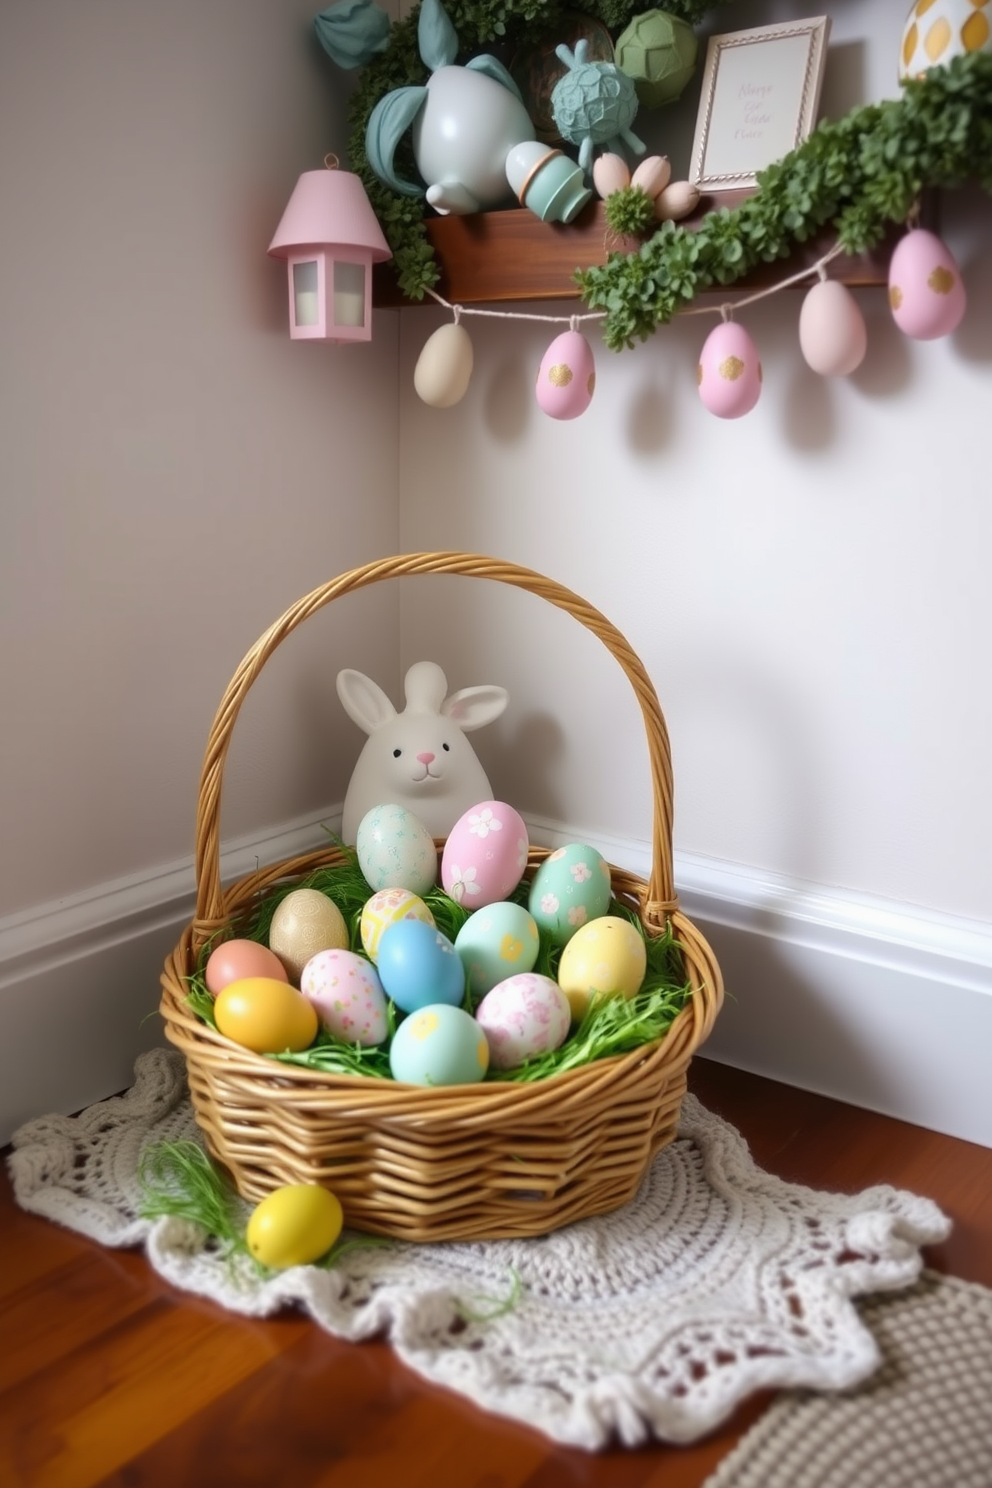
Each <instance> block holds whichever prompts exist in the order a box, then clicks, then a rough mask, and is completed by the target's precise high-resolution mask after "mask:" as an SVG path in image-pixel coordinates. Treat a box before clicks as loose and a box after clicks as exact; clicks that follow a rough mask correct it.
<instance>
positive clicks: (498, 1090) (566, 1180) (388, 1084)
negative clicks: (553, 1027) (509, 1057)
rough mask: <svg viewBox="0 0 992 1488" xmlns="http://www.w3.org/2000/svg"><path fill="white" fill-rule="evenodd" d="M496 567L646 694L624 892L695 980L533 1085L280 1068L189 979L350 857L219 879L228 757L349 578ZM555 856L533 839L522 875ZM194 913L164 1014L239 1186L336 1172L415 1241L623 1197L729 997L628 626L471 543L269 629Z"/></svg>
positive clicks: (199, 835)
mask: <svg viewBox="0 0 992 1488" xmlns="http://www.w3.org/2000/svg"><path fill="white" fill-rule="evenodd" d="M436 573H450V574H461V575H465V576H468V577H472V578H482V579H493V580H497V581H498V582H500V583H504V584H510V585H513V586H515V587H516V588H519V589H526V590H528V591H529V592H530V593H532V594H535V595H537V596H538V597H539V598H541V599H545V600H547V601H548V603H549V604H553V605H556V606H557V607H558V608H559V609H562V610H566V611H567V612H568V613H569V614H570V615H572V616H574V618H575V619H576V620H578V621H580V623H581V624H583V625H584V626H585V627H586V628H587V629H588V630H590V631H592V633H593V634H594V635H596V636H598V637H599V639H600V640H601V641H602V642H603V644H604V645H605V646H606V647H607V648H608V650H609V651H610V652H611V653H612V654H613V656H614V657H615V658H616V660H617V661H618V662H619V664H620V666H621V667H622V668H623V671H624V672H625V674H626V676H627V678H628V680H629V681H630V684H631V686H632V687H633V689H634V692H635V693H636V695H637V700H638V702H639V704H640V706H641V711H642V714H643V718H644V725H645V729H646V731H647V738H648V746H649V758H650V769H651V778H652V786H653V796H654V819H653V833H652V866H651V876H650V880H649V881H648V882H644V881H643V880H642V879H640V878H638V877H636V876H635V875H633V874H631V873H628V872H625V871H624V870H622V869H619V868H616V867H613V866H612V865H611V873H612V880H613V888H614V894H615V896H616V898H617V899H618V900H620V901H621V902H622V903H625V904H627V905H628V906H630V907H631V908H632V909H633V910H634V911H635V913H636V914H637V916H638V918H639V920H640V923H641V924H642V926H643V927H644V930H645V932H646V933H647V934H648V935H659V934H661V933H663V932H664V930H665V929H666V927H667V926H668V925H669V924H670V925H671V927H672V930H673V933H674V935H675V938H676V940H677V942H678V943H679V946H680V949H681V952H682V957H683V962H684V966H685V972H686V976H687V979H688V982H689V985H690V987H691V989H692V995H691V997H690V999H689V1000H688V1002H687V1003H686V1006H685V1007H684V1008H683V1010H682V1011H681V1012H680V1013H679V1015H678V1016H677V1017H676V1019H675V1021H674V1022H673V1024H672V1025H671V1027H670V1028H669V1030H668V1032H667V1033H666V1034H665V1036H664V1037H663V1038H662V1039H661V1040H659V1041H658V1042H656V1043H655V1044H652V1045H645V1046H644V1047H643V1048H641V1049H638V1050H636V1051H634V1052H633V1053H630V1054H625V1055H619V1056H616V1057H613V1058H607V1059H602V1060H599V1061H596V1062H594V1063H591V1064H588V1065H586V1066H584V1067H582V1068H578V1069H573V1070H570V1071H568V1072H566V1073H564V1074H560V1075H556V1076H554V1077H551V1078H548V1079H545V1080H539V1081H533V1082H530V1083H527V1082H522V1083H513V1082H498V1083H497V1082H493V1083H488V1082H484V1083H482V1084H480V1085H470V1086H464V1085H463V1086H452V1087H448V1088H446V1089H424V1088H420V1087H415V1086H409V1085H402V1084H397V1083H395V1082H393V1081H390V1080H381V1079H374V1078H363V1077H359V1076H354V1075H334V1074H326V1073H323V1072H319V1071H316V1070H311V1069H306V1068H302V1067H299V1066H295V1065H288V1064H279V1065H274V1063H273V1061H272V1060H270V1059H266V1058H265V1057H264V1056H263V1055H258V1054H253V1053H251V1052H250V1051H249V1050H247V1049H244V1048H241V1047H240V1046H239V1045H237V1044H234V1043H232V1042H231V1041H230V1040H229V1039H226V1038H224V1037H222V1036H221V1035H220V1034H218V1033H215V1032H214V1031H213V1030H212V1029H211V1028H209V1027H207V1026H206V1025H205V1024H204V1023H201V1022H200V1021H199V1019H197V1018H196V1017H195V1016H194V1015H193V1014H192V1013H191V1012H190V1011H189V1010H188V1008H187V1007H186V993H187V982H186V978H187V977H188V976H189V975H190V974H191V973H192V972H193V971H194V970H195V967H196V965H197V960H198V956H199V952H200V950H201V948H202V946H203V945H204V943H205V941H206V940H208V939H209V938H210V937H211V936H212V935H214V934H216V932H217V930H218V929H219V928H221V927H224V928H227V927H232V926H233V927H237V926H238V925H239V924H243V923H244V922H245V921H246V919H247V917H249V916H250V914H251V912H252V910H253V909H254V907H255V906H256V904H257V902H258V899H259V897H260V896H261V895H264V894H265V893H266V892H268V891H270V890H271V889H272V887H273V886H274V885H276V884H277V883H280V884H282V883H285V882H287V881H292V880H294V879H298V878H300V877H302V876H303V875H305V874H307V873H310V872H312V871H313V870H314V869H315V868H319V867H322V866H325V865H332V864H335V863H339V862H341V860H342V859H341V854H340V851H339V849H337V848H336V847H333V846H331V847H327V848H324V849H322V850H320V851H318V852H313V853H308V854H306V855H304V856H301V857H297V858H293V859H290V860H286V861H283V862H281V863H277V864H275V865H274V866H272V867H270V868H266V869H262V870H261V871H259V872H256V873H253V874H250V875H249V876H248V877H246V878H243V879H241V880H239V881H238V882H237V883H235V884H233V885H232V886H231V887H229V888H227V889H222V888H221V883H220V856H219V854H220V836H219V813H220V798H221V785H222V781H223V772H224V762H225V759H226V756H227V751H228V747H229V744H230V739H231V733H232V730H233V728H234V724H235V721H236V719H237V716H238V711H239V709H240V707H241V704H242V703H243V702H244V699H245V697H246V696H247V693H248V690H249V688H250V687H251V685H252V683H253V681H254V680H255V678H256V677H257V676H258V673H259V672H260V671H261V669H262V667H263V666H264V664H265V662H266V661H267V659H268V658H269V656H270V655H271V654H272V652H273V651H274V650H275V649H276V647H277V646H278V645H279V644H280V643H281V642H282V641H283V640H284V639H285V638H286V637H287V636H288V635H289V634H290V633H291V632H292V631H293V630H295V628H296V627H297V626H298V625H299V624H301V622H302V621H304V620H305V619H306V618H307V617H308V616H309V615H312V614H314V612H315V611H317V610H319V609H322V608H323V607H324V606H325V605H327V604H330V602H331V601H332V600H334V599H338V598H340V597H341V596H342V595H345V594H348V593H352V592H354V591H356V590H358V589H362V588H365V587H366V586H367V585H369V584H374V583H378V582H379V581H380V580H382V579H389V578H397V577H401V576H405V575H411V574H436ZM546 856H547V849H540V848H535V849H532V850H531V853H530V860H529V865H528V868H527V874H528V875H530V874H532V873H533V872H534V870H535V868H536V867H537V865H538V864H539V863H540V862H541V861H543V859H544V858H545V857H546ZM196 878H197V897H196V916H195V919H194V920H193V922H192V924H190V925H189V926H188V927H187V928H186V930H185V931H184V933H183V935H182V938H181V939H180V941H179V944H178V945H177V946H176V948H175V950H174V951H173V952H172V954H171V955H170V956H169V958H168V959H167V961H166V963H165V968H164V970H163V973H162V1001H161V1011H162V1013H163V1016H164V1018H165V1030H166V1034H167V1036H168V1037H169V1039H170V1040H171V1041H172V1043H174V1044H175V1045H176V1046H177V1047H178V1048H179V1049H181V1050H182V1052H183V1054H184V1055H185V1058H186V1065H187V1070H188V1075H189V1086H190V1093H191V1097H192V1102H193V1108H194V1111H195V1115H196V1120H197V1122H198V1124H199V1126H200V1128H201V1130H202V1132H203V1134H204V1137H205V1140H206V1142H207V1145H208V1148H209V1150H210V1152H211V1153H212V1155H213V1156H214V1157H215V1158H216V1159H217V1160H218V1161H219V1162H220V1163H221V1164H223V1166H224V1167H225V1168H227V1170H228V1171H229V1172H230V1174H231V1176H232V1178H233V1180H234V1182H235V1184H236V1186H237V1188H238V1191H239V1192H240V1193H241V1194H242V1195H243V1196H244V1197H245V1198H246V1199H249V1200H251V1201H257V1200H259V1199H261V1198H262V1197H264V1195H265V1194H267V1193H269V1192H270V1191H271V1190H272V1189H273V1188H276V1187H278V1186H279V1185H280V1184H284V1183H307V1182H309V1183H323V1184H325V1185H326V1186H327V1187H328V1188H331V1189H333V1191H334V1193H335V1194H337V1196H338V1198H339V1199H340V1200H341V1203H342V1205H343V1208H344V1212H345V1222H346V1224H347V1225H349V1226H350V1227H351V1228H354V1229H357V1230H362V1231H366V1232H368V1233H371V1234H377V1235H387V1236H393V1237H399V1238H402V1239H407V1240H415V1241H434V1240H454V1239H483V1238H486V1239H497V1238H511V1237H519V1236H527V1235H540V1234H545V1233H547V1232H548V1231H550V1230H554V1229H557V1228H558V1227H559V1226H561V1225H564V1224H568V1223H570V1222H571V1221H573V1220H577V1219H581V1218H583V1217H585V1216H586V1215H591V1214H602V1213H606V1212H608V1211H610V1210H613V1209H616V1208H619V1206H620V1205H622V1204H624V1203H626V1202H627V1200H628V1199H630V1198H631V1197H632V1196H633V1195H634V1193H635V1192H636V1190H637V1188H638V1186H639V1184H640V1182H641V1179H642V1177H643V1175H644V1172H645V1169H646V1168H647V1165H648V1164H649V1163H650V1162H651V1160H652V1158H653V1157H654V1155H655V1154H656V1153H657V1152H658V1151H659V1149H660V1148H662V1147H663V1146H665V1144H666V1143H668V1142H670V1141H671V1140H672V1138H673V1136H674V1135H675V1131H676V1127H677V1124H678V1118H679V1107H680V1104H681V1101H682V1096H683V1094H684V1093H685V1086H686V1072H687V1069H688V1065H689V1061H690V1059H691V1057H692V1055H693V1053H694V1051H695V1050H696V1049H697V1048H698V1046H699V1045H700V1044H701V1043H702V1041H703V1040H704V1039H705V1038H706V1037H707V1035H708V1033H709V1031H710V1028H711V1027H712V1024H713V1020H714V1019H715V1017H716V1015H717V1013H718V1012H719V1009H720V1005H721V1002H722V999H723V984H722V979H721V976H720V970H719V967H718V966H717V963H716V960H715V958H714V956H713V953H712V951H711V950H710V948H709V946H708V945H707V943H706V941H705V940H704V939H703V937H702V936H701V935H700V934H699V932H698V931H697V930H696V929H695V927H694V926H693V925H692V923H691V922H690V921H689V920H688V919H687V918H686V917H685V915H684V914H682V913H681V912H680V910H679V908H678V901H677V899H676V897H675V893H674V888H673V882H672V777H671V758H670V754H669V748H668V736H667V731H666V728H665V722H664V718H663V717H662V713H661V709H660V707H659V704H658V699H657V696H656V694H655V691H654V688H653V686H652V684H651V682H650V680H649V678H648V676H647V674H646V673H645V671H644V668H643V666H642V665H641V663H640V661H639V660H638V658H637V656H636V655H635V654H634V653H633V652H632V651H631V649H630V647H629V645H628V644H627V642H626V641H625V640H624V638H623V636H622V635H621V634H620V633H619V631H617V630H616V629H615V628H614V627H613V626H612V625H611V624H610V623H609V621H608V620H606V619H605V617H604V616H603V615H601V614H600V613H599V612H598V611H597V610H594V609H593V608H592V607H591V606H590V605H588V604H586V603H585V601H584V600H582V599H580V598H579V597H578V596H577V595H575V594H573V593H571V592H570V591H569V590H567V589H565V588H563V587H562V586H561V585H560V584H556V583H554V582H553V581H552V580H550V579H546V578H543V577H542V576H541V575H540V574H538V573H534V572H532V571H531V570H529V569H523V568H519V567H517V566H516V565H514V564H511V563H503V562H499V561H496V560H494V559H492V558H484V557H479V556H475V555H472V554H467V553H414V554H407V555H403V556H399V557H394V558H389V559H385V560H383V561H382V562H379V563H372V564H367V565H366V566H365V567H363V568H357V569H354V570H352V571H351V572H350V573H345V574H342V575H341V576H340V577H338V578H336V579H333V580H331V582H330V583H328V584H325V585H324V586H322V587H321V588H319V589H315V590H314V591H313V592H312V593H310V594H308V595H306V596H305V597H304V598H302V599H301V600H299V601H298V602H297V603H296V604H295V605H293V606H292V607H291V608H290V609H289V610H287V611H286V613H285V614H284V615H283V616H282V618H281V619H280V620H278V621H277V622H276V623H275V624H274V625H273V626H271V628H270V629H269V630H268V631H266V633H265V634H264V635H263V636H262V637H261V638H260V639H259V640H258V641H257V642H256V644H255V645H254V646H253V647H252V649H251V650H250V651H249V652H248V654H247V656H246V657H245V658H244V660H243V661H242V663H241V665H240V666H239V668H238V670H237V672H236V674H235V676H234V678H233V679H232V681H231V683H230V685H229V687H228V689H227V692H226V693H225V695H224V698H223V701H222V702H221V705H220V708H219V709H218V712H217V716H216V718H215V720H214V724H213V727H212V729H211V732H210V738H209V741H208V747H207V752H206V757H205V760H204V765H203V773H202V777H201V782H200V795H199V802H198V810H197V823H196Z"/></svg>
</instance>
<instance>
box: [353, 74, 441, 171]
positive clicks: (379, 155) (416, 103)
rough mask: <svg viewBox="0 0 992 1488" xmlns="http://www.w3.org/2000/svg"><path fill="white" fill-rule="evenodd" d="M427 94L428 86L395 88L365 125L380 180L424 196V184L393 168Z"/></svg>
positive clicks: (372, 163) (368, 152) (368, 149)
mask: <svg viewBox="0 0 992 1488" xmlns="http://www.w3.org/2000/svg"><path fill="white" fill-rule="evenodd" d="M426 97H427V89H426V88H415V87H408V88H394V89H393V91H392V92H391V93H387V94H386V95H385V97H383V98H380V99H379V102H378V103H377V104H376V106H375V108H374V109H373V110H372V112H371V114H370V115H369V121H368V123H367V124H366V126H365V154H366V156H367V158H368V162H369V165H370V166H371V167H372V169H373V170H374V171H375V173H376V175H377V176H378V177H379V180H380V181H382V182H383V184H384V185H386V186H389V187H390V188H391V190H393V191H397V192H399V194H400V195H401V196H423V194H424V188H423V186H418V185H416V184H415V183H414V182H413V181H408V180H406V178H405V177H404V176H398V175H397V174H396V172H395V170H394V169H393V156H394V155H395V154H396V147H397V145H398V144H399V142H400V140H401V139H402V138H403V135H404V134H405V133H406V131H407V130H408V129H409V128H410V125H411V124H412V123H413V121H414V119H415V118H416V117H417V115H418V114H419V113H420V110H421V108H422V107H423V104H424V100H425V99H426Z"/></svg>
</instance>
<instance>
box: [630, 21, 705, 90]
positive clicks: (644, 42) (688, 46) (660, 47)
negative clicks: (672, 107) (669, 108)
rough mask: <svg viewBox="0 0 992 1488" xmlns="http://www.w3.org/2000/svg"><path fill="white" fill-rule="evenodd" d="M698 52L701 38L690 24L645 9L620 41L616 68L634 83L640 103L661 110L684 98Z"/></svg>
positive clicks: (632, 22)
mask: <svg viewBox="0 0 992 1488" xmlns="http://www.w3.org/2000/svg"><path fill="white" fill-rule="evenodd" d="M698 53H699V38H698V37H697V36H696V33H695V31H693V29H692V27H691V26H690V25H689V24H688V22H686V21H683V20H681V19H680V18H679V17H678V16H673V15H669V14H668V12H667V11H664V10H645V11H642V13H641V14H640V15H638V16H635V17H634V19H633V20H632V21H631V23H630V25H629V26H628V27H627V29H626V30H625V31H624V32H622V34H621V35H620V36H619V37H618V38H617V43H616V65H617V66H618V67H619V68H620V70H621V72H625V73H626V74H627V76H628V77H629V78H630V79H631V80H632V81H633V84H634V88H635V91H636V93H637V98H638V102H639V103H642V104H643V105H644V107H645V108H660V107H661V105H662V104H665V103H674V102H675V100H676V99H677V98H680V97H681V96H682V92H683V89H684V88H685V85H686V83H688V81H689V79H690V78H691V77H692V75H693V73H694V72H695V70H696V58H697V56H698Z"/></svg>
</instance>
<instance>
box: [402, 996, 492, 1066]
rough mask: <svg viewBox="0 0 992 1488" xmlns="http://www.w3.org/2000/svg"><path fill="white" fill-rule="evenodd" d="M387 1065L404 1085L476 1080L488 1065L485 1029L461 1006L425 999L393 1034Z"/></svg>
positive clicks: (487, 1043)
mask: <svg viewBox="0 0 992 1488" xmlns="http://www.w3.org/2000/svg"><path fill="white" fill-rule="evenodd" d="M389 1067H390V1070H391V1071H392V1075H393V1079H394V1080H400V1081H402V1083H403V1084H405V1085H474V1084H477V1083H478V1081H479V1080H482V1079H483V1078H484V1077H485V1074H486V1071H487V1070H488V1068H489V1042H488V1040H487V1038H486V1033H485V1029H483V1028H482V1027H481V1026H480V1024H478V1023H477V1022H476V1021H475V1019H474V1018H473V1017H472V1015H471V1014H470V1013H467V1012H466V1011H465V1009H464V1008H459V1007H452V1006H451V1004H450V1003H447V1002H436V1003H433V1004H430V1003H428V1005H427V1006H426V1007H422V1008H420V1009H419V1010H418V1011H417V1012H415V1013H411V1014H410V1016H409V1018H404V1019H403V1022H402V1023H401V1024H400V1025H399V1027H398V1028H397V1030H396V1032H395V1033H394V1034H393V1041H392V1043H391V1044H390V1046H389Z"/></svg>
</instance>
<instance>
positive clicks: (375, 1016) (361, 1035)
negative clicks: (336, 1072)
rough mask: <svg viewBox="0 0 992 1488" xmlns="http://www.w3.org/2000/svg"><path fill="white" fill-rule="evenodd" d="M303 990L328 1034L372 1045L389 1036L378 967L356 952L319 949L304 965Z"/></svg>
mask: <svg viewBox="0 0 992 1488" xmlns="http://www.w3.org/2000/svg"><path fill="white" fill-rule="evenodd" d="M300 991H301V992H302V993H303V996H304V997H305V998H307V1000H308V1001H309V1002H312V1003H313V1005H314V1007H315V1008H316V1009H317V1016H318V1018H319V1019H320V1021H321V1023H322V1024H323V1025H324V1027H325V1028H326V1029H327V1031H328V1033H331V1034H333V1035H334V1037H335V1038H336V1039H341V1041H342V1042H343V1043H346V1044H361V1045H362V1047H363V1048H371V1047H372V1045H373V1044H381V1043H384V1042H385V1040H386V1038H387V1037H388V1035H389V1020H388V1017H387V1015H386V994H385V993H384V992H383V990H382V983H381V982H380V981H379V978H378V976H377V974H376V969H375V967H374V966H373V965H372V964H371V963H370V962H368V961H366V959H365V957H364V956H358V955H356V954H355V952H354V951H318V952H317V955H316V956H313V957H312V958H311V959H310V960H309V961H308V962H307V964H306V966H304V968H303V975H302V976H301V978H300Z"/></svg>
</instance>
